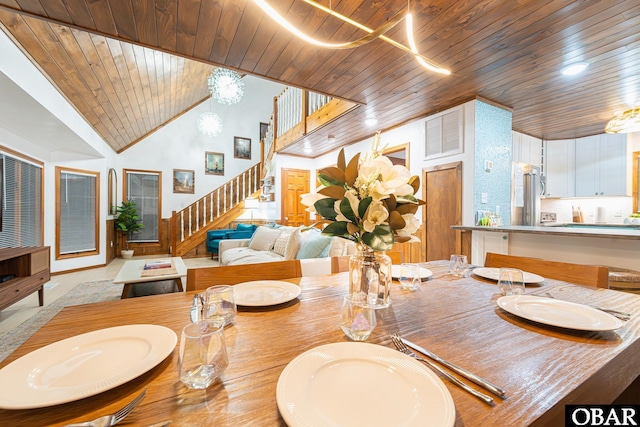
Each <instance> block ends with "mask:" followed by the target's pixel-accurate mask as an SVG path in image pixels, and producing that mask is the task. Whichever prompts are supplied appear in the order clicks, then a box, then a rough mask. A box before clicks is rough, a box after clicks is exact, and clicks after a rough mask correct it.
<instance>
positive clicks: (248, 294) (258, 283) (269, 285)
mask: <svg viewBox="0 0 640 427" xmlns="http://www.w3.org/2000/svg"><path fill="white" fill-rule="evenodd" d="M300 292H301V289H300V286H298V285H295V284H293V283H289V282H281V281H279V280H255V281H252V282H243V283H238V284H237V285H235V286H234V287H233V298H234V299H235V301H236V304H237V305H244V306H248V307H263V306H269V305H276V304H282V303H285V302H289V301H291V300H293V299H295V298H298V295H300Z"/></svg>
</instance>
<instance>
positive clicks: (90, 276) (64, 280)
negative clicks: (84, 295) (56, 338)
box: [0, 255, 218, 335]
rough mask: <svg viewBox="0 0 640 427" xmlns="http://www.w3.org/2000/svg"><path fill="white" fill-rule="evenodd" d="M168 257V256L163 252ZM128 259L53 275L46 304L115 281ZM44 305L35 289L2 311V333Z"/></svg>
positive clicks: (190, 262)
mask: <svg viewBox="0 0 640 427" xmlns="http://www.w3.org/2000/svg"><path fill="white" fill-rule="evenodd" d="M162 257H163V256H158V257H149V256H145V257H134V259H136V258H138V259H140V258H145V259H146V258H162ZM164 257H166V255H164ZM124 262H125V260H124V259H122V258H116V259H115V260H113V261H112V262H111V263H110V264H109V265H107V266H106V267H99V268H92V269H90V270H83V271H79V272H75V273H66V274H59V275H52V276H51V280H50V281H49V282H47V283H46V284H45V288H44V304H45V306H47V305H49V304H51V303H52V302H54V301H55V300H56V299H57V298H59V297H60V296H62V295H64V294H66V293H67V292H69V291H70V290H71V289H73V288H74V287H75V286H77V285H79V284H80V283H84V282H97V281H99V280H112V279H113V278H114V277H116V275H117V274H118V271H119V270H120V267H121V266H122V264H123V263H124ZM184 263H185V264H186V266H187V268H194V267H211V266H216V265H218V262H217V261H214V260H211V259H210V258H185V259H184ZM41 309H42V307H40V306H39V305H38V293H37V292H34V293H33V294H31V295H29V296H28V297H26V298H23V299H21V300H20V301H18V302H17V303H15V304H13V305H11V306H9V307H7V308H5V309H4V310H2V311H0V335H2V334H4V333H6V332H8V331H10V330H11V329H13V328H15V327H16V326H18V325H19V324H21V323H22V322H24V321H25V320H27V319H28V318H30V317H31V316H33V315H35V314H36V313H38V311H40V310H41Z"/></svg>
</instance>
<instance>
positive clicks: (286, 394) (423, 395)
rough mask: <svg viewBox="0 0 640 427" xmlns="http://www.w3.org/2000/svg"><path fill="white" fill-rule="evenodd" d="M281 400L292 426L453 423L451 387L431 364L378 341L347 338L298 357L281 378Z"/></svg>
mask: <svg viewBox="0 0 640 427" xmlns="http://www.w3.org/2000/svg"><path fill="white" fill-rule="evenodd" d="M276 400H277V403H278V409H279V410H280V414H281V415H282V417H283V418H284V420H285V422H286V423H287V425H288V426H289V427H299V426H338V425H339V426H343V427H351V426H372V425H378V426H405V427H411V426H421V427H425V426H429V427H450V426H453V425H454V423H455V418H456V409H455V406H454V404H453V399H452V398H451V394H449V390H447V387H446V386H445V385H444V383H443V382H442V380H440V378H438V376H436V374H434V373H433V372H432V371H430V370H429V369H428V368H427V367H425V366H423V365H422V364H421V363H420V362H418V361H417V360H414V359H412V358H411V357H409V356H407V355H406V354H403V353H400V352H399V351H396V350H392V349H390V348H388V347H383V346H380V345H375V344H368V343H357V342H341V343H334V344H326V345H321V346H319V347H316V348H312V349H311V350H308V351H306V352H304V353H302V354H300V355H299V356H297V357H296V358H295V359H293V360H292V361H291V362H289V364H288V365H287V366H286V367H285V368H284V370H283V371H282V373H281V374H280V378H279V379H278V385H277V388H276Z"/></svg>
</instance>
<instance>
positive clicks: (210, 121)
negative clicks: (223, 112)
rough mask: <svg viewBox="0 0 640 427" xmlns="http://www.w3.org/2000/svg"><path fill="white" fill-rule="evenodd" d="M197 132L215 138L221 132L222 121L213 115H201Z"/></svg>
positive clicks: (207, 113)
mask: <svg viewBox="0 0 640 427" xmlns="http://www.w3.org/2000/svg"><path fill="white" fill-rule="evenodd" d="M198 130H199V131H200V133H202V134H203V135H205V136H216V135H218V134H219V133H220V132H222V120H220V117H218V115H217V114H215V113H212V112H209V111H208V112H206V113H202V114H200V117H199V118H198Z"/></svg>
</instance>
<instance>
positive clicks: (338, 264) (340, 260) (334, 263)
mask: <svg viewBox="0 0 640 427" xmlns="http://www.w3.org/2000/svg"><path fill="white" fill-rule="evenodd" d="M350 259H351V255H343V256H334V257H331V272H332V273H344V272H345V271H349V260H350Z"/></svg>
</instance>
